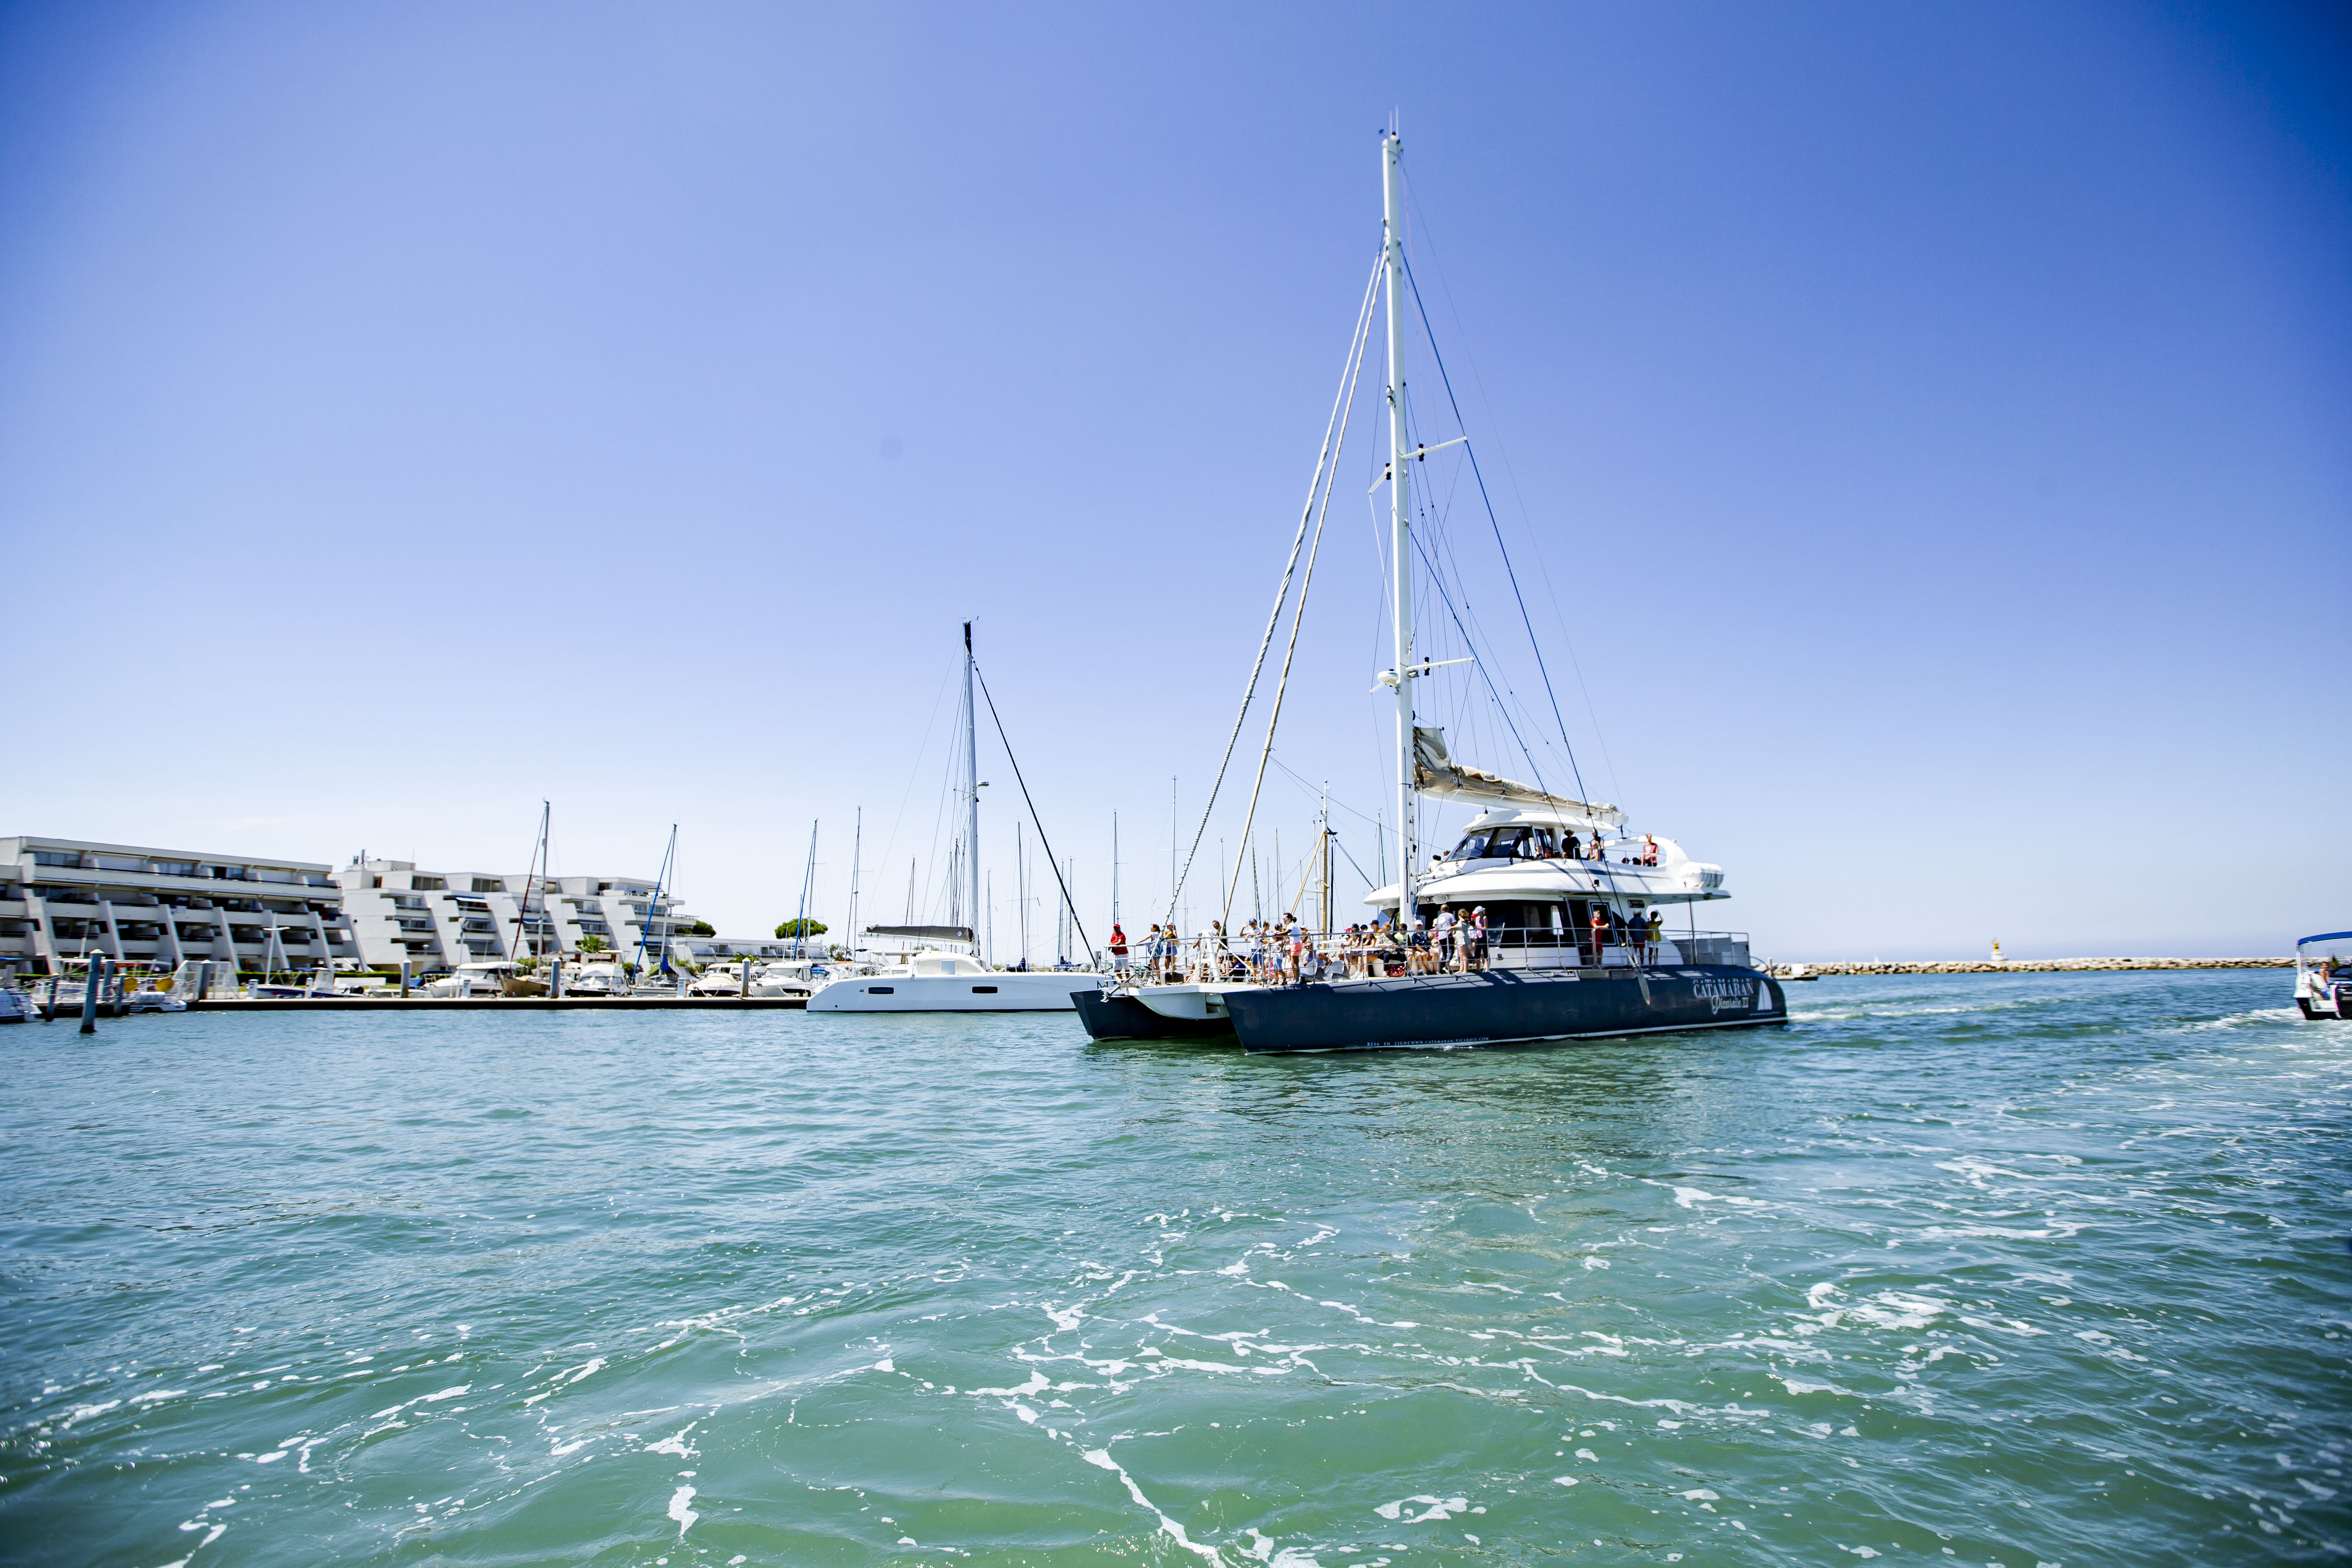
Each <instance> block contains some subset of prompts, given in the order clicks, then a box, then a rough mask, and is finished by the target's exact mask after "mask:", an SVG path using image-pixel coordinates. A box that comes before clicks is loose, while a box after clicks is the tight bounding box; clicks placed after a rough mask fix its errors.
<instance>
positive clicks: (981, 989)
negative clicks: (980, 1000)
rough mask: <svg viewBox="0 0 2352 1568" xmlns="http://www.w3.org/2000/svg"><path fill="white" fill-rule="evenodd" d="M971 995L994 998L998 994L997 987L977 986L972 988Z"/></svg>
mask: <svg viewBox="0 0 2352 1568" xmlns="http://www.w3.org/2000/svg"><path fill="white" fill-rule="evenodd" d="M971 993H972V994H973V995H975V996H993V995H995V994H996V987H995V986H993V985H975V986H973V987H972V988H971Z"/></svg>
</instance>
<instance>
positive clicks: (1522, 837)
mask: <svg viewBox="0 0 2352 1568" xmlns="http://www.w3.org/2000/svg"><path fill="white" fill-rule="evenodd" d="M1527 839H1528V830H1527V829H1526V828H1524V827H1498V828H1496V829H1495V831H1494V834H1493V836H1492V837H1489V838H1488V839H1487V840H1486V853H1487V854H1489V855H1498V856H1501V857H1502V858H1505V859H1508V858H1511V857H1513V856H1515V855H1517V854H1518V853H1519V846H1520V845H1522V844H1525V843H1526V842H1527Z"/></svg>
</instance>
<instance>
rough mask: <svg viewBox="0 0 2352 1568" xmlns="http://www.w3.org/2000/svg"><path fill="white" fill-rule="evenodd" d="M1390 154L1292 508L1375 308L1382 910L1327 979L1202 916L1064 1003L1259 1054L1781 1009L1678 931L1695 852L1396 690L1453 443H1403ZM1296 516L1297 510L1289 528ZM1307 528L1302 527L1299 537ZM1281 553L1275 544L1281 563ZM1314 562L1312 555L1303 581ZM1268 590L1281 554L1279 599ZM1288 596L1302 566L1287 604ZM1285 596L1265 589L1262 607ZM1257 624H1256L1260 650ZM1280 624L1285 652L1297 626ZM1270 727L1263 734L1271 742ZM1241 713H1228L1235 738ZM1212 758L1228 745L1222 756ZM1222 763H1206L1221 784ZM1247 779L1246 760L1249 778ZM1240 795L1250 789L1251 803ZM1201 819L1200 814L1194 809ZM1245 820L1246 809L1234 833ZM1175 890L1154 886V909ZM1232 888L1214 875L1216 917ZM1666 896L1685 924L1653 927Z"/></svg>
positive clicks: (1712, 940)
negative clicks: (1422, 557)
mask: <svg viewBox="0 0 2352 1568" xmlns="http://www.w3.org/2000/svg"><path fill="white" fill-rule="evenodd" d="M1402 155H1403V146H1402V141H1401V140H1400V138H1399V137H1398V136H1397V135H1396V134H1395V133H1394V132H1383V134H1382V136H1381V194H1382V222H1383V230H1384V232H1383V235H1382V243H1381V258H1380V261H1379V263H1378V266H1377V267H1376V268H1375V271H1374V276H1373V279H1372V280H1371V282H1370V284H1369V285H1368V287H1367V289H1366V293H1365V297H1364V300H1363V305H1362V309H1361V310H1360V315H1359V320H1358V327H1357V338H1356V341H1355V344H1354V346H1353V347H1352V348H1351V350H1350V355H1349V371H1348V372H1346V373H1345V374H1343V376H1342V381H1341V389H1342V390H1341V398H1340V400H1339V401H1338V402H1336V403H1335V405H1334V413H1333V426H1332V430H1331V431H1327V433H1326V436H1325V439H1324V453H1323V456H1322V458H1318V476H1317V487H1316V488H1310V490H1309V496H1308V505H1307V511H1308V513H1309V514H1313V513H1314V512H1315V511H1316V508H1317V500H1316V497H1317V493H1318V488H1319V491H1320V494H1321V496H1322V498H1323V499H1322V503H1321V504H1322V507H1323V509H1324V510H1325V511H1326V512H1328V505H1329V495H1330V480H1329V475H1330V474H1331V473H1332V472H1334V471H1336V465H1337V456H1338V447H1337V446H1336V445H1335V444H1334V440H1333V435H1332V431H1336V432H1338V434H1339V440H1340V441H1341V442H1344V440H1345V428H1346V425H1347V417H1346V413H1345V412H1344V411H1345V410H1348V409H1351V408H1352V395H1351V393H1350V390H1349V389H1350V388H1351V386H1352V378H1353V376H1354V374H1355V373H1356V369H1357V367H1360V364H1361V363H1362V359H1363V355H1364V350H1365V348H1366V346H1367V340H1368V338H1369V335H1370V329H1371V323H1372V320H1373V310H1374V308H1375V304H1376V302H1377V303H1378V304H1380V305H1381V306H1382V307H1384V314H1385V329H1386V338H1387V360H1388V378H1387V387H1386V393H1387V411H1388V464H1387V472H1386V474H1385V475H1384V476H1383V477H1382V482H1383V483H1385V485H1386V487H1387V489H1388V492H1389V494H1388V500H1389V535H1390V537H1389V540H1388V546H1389V548H1388V550H1387V551H1386V554H1387V558H1388V573H1389V579H1390V580H1389V582H1388V584H1387V585H1386V586H1387V595H1386V596H1387V598H1388V601H1389V603H1388V610H1389V618H1390V621H1391V630H1392V632H1393V636H1394V651H1395V663H1394V664H1393V665H1392V666H1391V668H1388V669H1385V670H1383V671H1381V673H1380V675H1379V677H1378V678H1377V679H1376V683H1375V685H1374V688H1373V689H1374V690H1375V691H1379V690H1381V689H1389V690H1391V691H1392V692H1393V694H1394V700H1395V718H1396V736H1395V744H1396V752H1395V757H1396V789H1397V795H1396V799H1395V815H1394V817H1393V824H1394V828H1393V831H1394V835H1395V837H1394V840H1393V845H1392V848H1393V851H1394V854H1395V857H1396V865H1397V867H1398V868H1399V876H1398V879H1397V880H1396V881H1394V882H1392V883H1391V884H1389V885H1388V886H1386V887H1382V888H1377V889H1373V890H1372V891H1371V892H1370V894H1368V895H1367V896H1366V898H1365V902H1366V903H1367V904H1369V905H1370V906H1372V907H1373V908H1374V909H1375V910H1380V911H1381V916H1382V918H1381V921H1379V922H1377V924H1376V926H1375V928H1374V930H1373V931H1372V932H1371V933H1370V934H1369V935H1368V934H1366V933H1364V932H1361V931H1358V932H1355V933H1353V934H1350V935H1341V934H1339V933H1332V932H1328V931H1326V932H1319V933H1315V934H1314V935H1313V936H1312V937H1311V938H1310V939H1309V941H1310V942H1313V943H1317V944H1319V947H1320V950H1321V952H1324V953H1326V954H1328V952H1331V951H1332V950H1333V949H1335V948H1336V949H1338V950H1339V951H1340V952H1341V953H1342V954H1343V956H1344V959H1345V962H1344V968H1345V969H1346V971H1347V972H1348V973H1347V974H1346V976H1345V977H1342V978H1338V979H1332V978H1328V973H1330V971H1329V968H1328V965H1326V964H1318V969H1319V970H1320V971H1321V972H1322V973H1324V974H1325V975H1326V976H1327V977H1326V978H1320V979H1313V980H1309V979H1307V977H1306V975H1305V974H1304V973H1297V972H1294V973H1291V974H1289V975H1287V976H1281V977H1276V976H1271V975H1269V973H1267V966H1265V965H1264V964H1262V963H1261V964H1257V965H1254V966H1253V965H1250V964H1247V963H1242V962H1240V961H1237V960H1235V959H1234V958H1232V957H1231V956H1229V952H1230V950H1229V948H1228V945H1227V940H1226V938H1225V937H1224V936H1223V933H1222V931H1220V932H1219V933H1217V934H1215V935H1213V936H1211V937H1210V938H1207V939H1205V940H1204V941H1203V942H1200V943H1196V944H1194V945H1195V946H1196V947H1197V948H1199V949H1200V951H1199V952H1197V953H1196V954H1195V955H1193V956H1192V958H1191V959H1190V961H1189V963H1188V964H1187V966H1185V967H1183V968H1182V969H1181V971H1180V972H1177V973H1171V967H1172V966H1170V965H1166V964H1162V965H1161V966H1160V972H1159V973H1154V974H1151V975H1150V976H1148V977H1146V981H1145V983H1133V984H1117V985H1111V986H1107V987H1105V988H1103V989H1102V990H1101V991H1099V992H1087V993H1081V994H1078V995H1077V997H1076V1001H1077V1003H1078V1008H1079V1013H1080V1016H1082V1017H1083V1019H1084V1020H1085V1022H1086V1025H1087V1029H1088V1031H1089V1032H1090V1033H1091V1034H1093V1035H1094V1036H1095V1037H1097V1038H1109V1037H1161V1038H1174V1037H1223V1038H1228V1039H1230V1038H1234V1037H1238V1038H1239V1040H1240V1043H1241V1044H1242V1045H1243V1046H1244V1047H1247V1048H1249V1049H1251V1050H1260V1051H1295V1050H1347V1049H1362V1048H1367V1047H1450V1046H1462V1045H1484V1044H1501V1043H1505V1042H1511V1041H1528V1040H1561V1039H1584V1038H1593V1037H1612V1036H1622V1035H1633V1034H1646V1033H1654V1032H1662V1031H1674V1030H1688V1029H1707V1028H1727V1027H1738V1026H1751V1025H1758V1024H1777V1023H1783V1022H1786V1021H1787V1018H1788V1008H1787V1002H1786V998H1785V997H1784V996H1783V995H1782V994H1781V991H1780V986H1779V985H1778V984H1776V983H1775V982H1774V981H1772V980H1771V979H1770V978H1769V977H1768V976H1767V975H1765V974H1764V973H1762V972H1760V971H1759V970H1758V969H1756V968H1755V967H1754V966H1753V965H1752V964H1751V963H1750V962H1749V955H1748V942H1747V939H1746V938H1745V937H1744V936H1741V935H1738V934H1734V933H1726V932H1702V931H1699V930H1698V929H1697V922H1696V919H1695V918H1694V916H1693V911H1694V910H1696V906H1697V905H1699V904H1703V903H1709V902H1713V901H1716V900H1722V899H1726V898H1728V897H1730V894H1729V893H1728V892H1727V891H1726V890H1725V889H1724V886H1723V882H1724V876H1723V868H1721V867H1719V866H1717V865H1713V864H1710V863H1706V862H1703V861H1699V860H1696V859H1693V858H1691V857H1690V856H1688V855H1687V854H1685V852H1684V851H1683V849H1682V847H1681V846H1680V845H1678V844H1676V843H1675V841H1674V840H1672V839H1670V838H1664V837H1658V836H1656V835H1654V834H1644V835H1643V836H1641V837H1633V836H1632V835H1630V834H1629V833H1628V832H1627V831H1626V820H1627V819H1626V815H1625V813H1624V812H1622V811H1621V810H1620V809H1618V808H1617V807H1616V806H1614V805H1606V804H1601V803H1595V802H1587V801H1583V800H1578V799H1574V798H1570V797H1569V796H1567V795H1561V794H1559V793H1558V792H1556V791H1554V790H1551V789H1549V788H1547V787H1546V786H1545V785H1544V784H1542V783H1541V782H1540V781H1539V782H1538V783H1536V784H1524V783H1520V782H1518V781H1516V780H1513V779H1509V778H1506V777H1504V776H1502V775H1500V774H1498V773H1490V772H1487V771H1486V770H1484V769H1481V768H1476V767H1472V766H1469V765H1467V764H1465V763H1461V762H1458V761H1456V760H1455V759H1454V757H1453V756H1452V755H1451V754H1450V752H1449V751H1448V749H1447V746H1446V742H1445V736H1444V730H1443V729H1442V728H1439V727H1436V726H1433V725H1429V724H1424V723H1423V722H1421V715H1420V714H1419V713H1417V711H1416V689H1417V688H1418V687H1419V686H1421V685H1422V684H1423V682H1424V681H1426V680H1427V679H1429V678H1430V676H1431V674H1432V673H1433V670H1434V669H1435V668H1437V667H1438V666H1439V665H1440V664H1442V663H1450V662H1460V661H1452V660H1435V659H1431V658H1423V657H1421V656H1419V655H1418V654H1417V653H1416V649H1415V638H1414V627H1413V605H1414V578H1413V571H1412V563H1413V559H1414V556H1415V554H1416V552H1417V542H1416V541H1415V539H1414V537H1413V526H1412V520H1413V499H1414V498H1413V497H1412V493H1411V492H1412V469H1413V467H1414V466H1415V464H1416V463H1424V462H1425V461H1426V459H1427V458H1429V456H1430V455H1431V454H1432V453H1433V452H1435V451H1437V450H1439V449H1440V448H1441V447H1449V446H1454V445H1456V444H1458V443H1459V441H1462V440H1466V439H1467V437H1460V438H1458V439H1457V441H1447V442H1442V443H1437V444H1435V445H1427V446H1416V445H1415V443H1414V441H1413V439H1412V427H1411V422H1410V420H1409V418H1408V414H1407V404H1406V397H1405V384H1404V363H1403V361H1404V349H1405V314H1404V302H1405V296H1406V292H1407V290H1408V289H1410V288H1411V282H1410V277H1409V268H1408V266H1407V262H1406V258H1405V253H1404V237H1403V226H1402V216H1403V180H1402ZM1380 296H1384V298H1378V297H1380ZM1375 488H1376V489H1377V488H1378V487H1375ZM1306 521H1307V520H1306V519H1305V518H1302V520H1301V523H1300V537H1301V539H1302V540H1303V539H1304V538H1305V536H1306ZM1320 536H1321V529H1320V523H1319V521H1318V524H1317V529H1316V538H1317V540H1318V542H1319V540H1320ZM1297 560H1298V546H1297V543H1296V542H1294V544H1293V547H1292V552H1291V561H1292V563H1293V566H1294V567H1295V565H1296V563H1297ZM1312 574H1313V555H1312V553H1311V552H1310V554H1309V555H1308V558H1307V579H1306V581H1311V579H1312ZM1288 584H1289V569H1287V568H1286V572H1285V578H1284V590H1283V593H1284V594H1285V595H1286V594H1287V592H1288ZM1305 594H1306V588H1305V585H1304V583H1303V582H1302V585H1301V587H1300V589H1299V595H1300V598H1299V604H1300V609H1301V611H1303V608H1304V601H1305ZM1283 603H1284V598H1283V596H1281V595H1277V597H1276V619H1278V618H1279V615H1280V612H1281V609H1282V606H1283ZM1274 630H1275V623H1274V622H1273V621H1270V622H1269V623H1268V626H1267V642H1268V643H1269V644H1270V642H1271V640H1272V637H1273V633H1274ZM1529 630H1530V636H1532V627H1531V626H1530V628H1529ZM1465 635H1466V633H1465ZM1291 636H1292V647H1294V648H1295V647H1296V645H1297V625H1296V622H1294V624H1293V627H1292V634H1291ZM1265 647H1266V645H1265V644H1262V645H1261V647H1260V649H1259V654H1258V667H1257V668H1254V669H1253V671H1252V674H1251V679H1250V685H1249V689H1247V690H1245V691H1244V697H1243V712H1244V715H1245V714H1246V713H1247V712H1248V710H1249V707H1250V703H1251V701H1252V700H1253V694H1254V693H1255V688H1256V684H1257V679H1258V669H1262V668H1263V667H1264V664H1265ZM1538 658H1540V654H1539V653H1538ZM1283 674H1284V680H1283V682H1282V683H1281V684H1278V685H1277V686H1276V696H1275V699H1274V715H1275V719H1276V720H1278V718H1279V714H1280V705H1281V691H1282V689H1283V686H1284V685H1286V681H1287V675H1288V662H1287V656H1286V660H1285V664H1284V667H1283ZM1498 700H1499V699H1498ZM1273 722H1274V720H1270V721H1269V723H1268V729H1267V740H1266V745H1267V752H1268V754H1269V755H1270V754H1271V751H1272V746H1273ZM1239 728H1240V722H1239V721H1238V720H1237V721H1236V723H1235V733H1236V734H1238V732H1239ZM1564 740H1565V737H1564V736H1563V741H1564ZM1231 755H1232V742H1231V741H1230V740H1229V741H1228V742H1227V748H1226V756H1227V760H1228V761H1230V759H1231ZM1264 773H1265V763H1264V760H1263V759H1262V760H1261V762H1260V764H1259V776H1260V779H1261V781H1263V778H1264ZM1219 778H1220V781H1222V778H1223V768H1222V767H1221V768H1220V770H1219ZM1424 796H1426V797H1433V798H1434V799H1437V800H1442V801H1454V802H1461V803H1465V804H1469V805H1475V806H1477V807H1479V808H1481V809H1480V810H1479V812H1478V814H1477V815H1476V816H1475V817H1474V818H1473V819H1472V820H1471V821H1470V823H1469V824H1468V826H1466V828H1465V829H1464V830H1463V832H1462V835H1461V837H1460V838H1459V839H1458V840H1457V841H1456V842H1455V843H1454V845H1453V846H1452V847H1450V848H1449V849H1447V850H1446V851H1444V853H1441V854H1439V855H1436V856H1433V857H1431V858H1429V860H1428V862H1427V863H1426V864H1424V863H1423V854H1424V851H1423V845H1422V844H1421V842H1420V807H1421V802H1422V800H1423V797H1424ZM1255 802H1256V795H1255V792H1253V795H1252V805H1251V811H1252V815H1253V816H1255V809H1256V805H1255ZM1213 806H1214V791H1212V797H1211V809H1213ZM1202 821H1203V826H1204V827H1205V825H1206V821H1207V817H1206V814H1205V813H1204V814H1203V818H1202ZM1247 831H1248V826H1247V824H1244V837H1246V835H1247ZM1195 842H1196V844H1197V842H1198V840H1197V838H1196V840H1195ZM1235 874H1236V876H1238V871H1236V873H1235ZM1179 880H1180V883H1181V878H1180V879H1179ZM1174 901H1175V900H1174V896H1173V895H1172V894H1171V914H1172V910H1173V907H1174ZM1232 903H1233V897H1232V893H1231V891H1230V890H1228V892H1227V895H1226V899H1225V910H1226V912H1227V914H1228V916H1230V913H1231V910H1232ZM1668 910H1675V912H1676V913H1677V914H1679V915H1681V916H1682V917H1683V918H1681V919H1679V920H1674V921H1669V919H1668V916H1667V911H1668ZM1675 926H1680V927H1681V928H1682V929H1680V930H1675V929H1673V927H1675ZM1474 927H1475V928H1476V929H1478V930H1480V931H1483V936H1482V937H1481V938H1480V939H1478V940H1477V941H1475V942H1473V941H1472V939H1471V938H1470V936H1469V934H1468V933H1469V931H1471V930H1472V929H1473V928H1474ZM1465 945H1466V946H1467V947H1468V952H1467V953H1466V954H1465V953H1464V948H1465ZM1456 955H1460V956H1456ZM1473 955H1475V956H1473ZM1155 982H1156V983H1155Z"/></svg>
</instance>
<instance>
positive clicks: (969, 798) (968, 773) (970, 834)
mask: <svg viewBox="0 0 2352 1568" xmlns="http://www.w3.org/2000/svg"><path fill="white" fill-rule="evenodd" d="M971 668H972V657H971V622H970V621H966V622H964V624H963V796H964V813H965V815H964V869H965V870H966V871H968V872H969V873H970V874H971V904H970V906H968V907H969V908H970V909H971V934H972V938H973V942H972V949H971V951H972V953H973V955H974V956H975V957H977V956H978V955H979V953H980V943H979V937H980V927H981V902H980V713H979V710H977V709H975V708H973V707H972V705H971Z"/></svg>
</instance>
